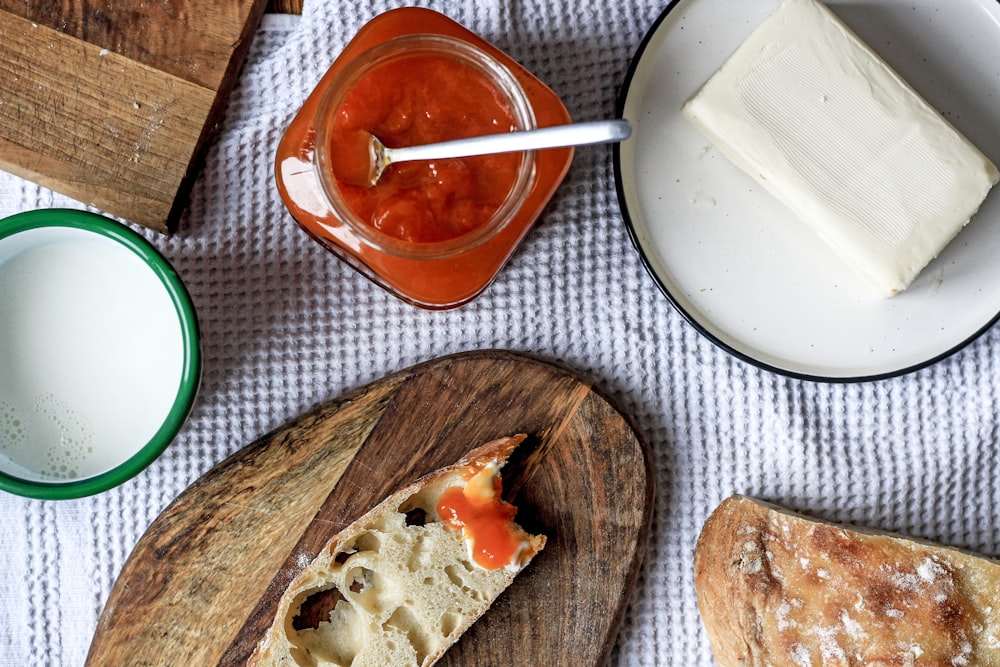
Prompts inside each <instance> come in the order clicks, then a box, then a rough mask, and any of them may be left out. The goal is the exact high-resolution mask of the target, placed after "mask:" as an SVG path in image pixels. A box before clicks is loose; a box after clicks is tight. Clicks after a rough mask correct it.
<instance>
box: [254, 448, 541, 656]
mask: <svg viewBox="0 0 1000 667" xmlns="http://www.w3.org/2000/svg"><path fill="white" fill-rule="evenodd" d="M523 439H524V436H523V435H521V436H516V437H511V438H502V439H500V440H496V441H493V442H491V443H489V444H486V445H483V446H482V447H480V448H478V449H475V450H473V451H472V452H470V453H469V454H468V455H467V456H466V457H465V458H463V459H462V460H460V461H458V462H457V463H455V464H453V465H451V466H448V467H446V468H442V469H440V470H438V471H436V472H433V473H431V474H429V475H427V476H425V477H423V478H421V479H419V480H417V481H416V482H414V483H413V484H410V485H409V486H407V487H405V488H403V489H400V490H399V491H397V492H395V493H393V494H392V495H391V496H389V497H388V498H386V499H385V500H384V501H382V502H381V503H379V504H378V505H377V506H376V507H375V508H373V509H372V510H370V511H369V512H368V513H366V514H365V515H364V516H362V517H361V518H359V519H358V520H357V521H355V522H353V523H352V524H351V525H349V526H347V527H346V528H345V529H344V530H342V531H341V532H340V533H338V534H337V535H336V536H334V537H333V538H332V539H331V540H330V542H328V543H327V545H326V546H325V547H324V549H323V550H322V552H321V553H320V554H319V556H317V557H316V558H315V560H313V561H312V563H310V564H309V565H307V566H306V568H305V569H304V570H303V571H302V572H301V573H300V574H299V575H298V576H297V577H296V578H295V579H294V580H293V581H292V583H291V584H290V585H289V587H288V589H287V590H286V591H285V593H284V595H283V596H282V597H281V600H280V602H279V604H278V610H277V613H276V615H275V619H274V622H273V623H272V625H271V627H270V628H269V629H268V631H267V633H266V634H265V636H264V637H263V639H261V641H260V642H259V643H258V645H257V647H256V650H255V651H254V654H253V655H252V656H251V658H250V660H249V661H248V665H252V666H257V667H264V666H271V665H283V666H300V667H306V666H308V667H319V666H336V667H362V666H364V665H378V666H380V667H382V666H389V665H417V666H419V667H426V666H427V665H432V664H434V663H435V662H436V661H437V660H438V659H439V658H440V657H441V655H442V654H443V653H444V652H445V650H447V649H448V647H449V646H451V645H452V644H454V643H455V642H456V641H457V640H458V638H459V636H460V635H461V634H462V633H463V632H465V630H466V629H468V628H469V626H471V625H472V624H473V622H475V621H476V619H478V618H479V617H480V616H482V614H483V613H485V612H486V610H487V609H489V607H490V606H491V605H492V603H493V601H494V600H496V598H497V596H499V595H500V593H501V592H503V591H504V589H506V588H507V587H508V586H509V585H510V583H511V582H512V581H513V580H514V577H515V576H516V575H517V574H518V573H519V572H520V571H521V570H523V569H524V567H525V566H526V565H527V564H528V563H529V562H530V561H531V559H532V558H533V557H534V556H535V554H536V553H538V551H539V550H541V549H542V547H543V546H544V545H545V537H544V536H541V535H534V536H533V535H529V534H528V533H526V532H525V531H523V530H522V529H521V528H520V527H519V526H517V524H515V523H514V522H513V521H512V517H513V515H514V512H515V511H516V510H515V509H514V508H513V506H511V505H510V504H508V503H506V502H504V501H501V500H500V497H499V496H500V477H499V470H500V468H501V467H502V466H503V465H504V464H505V463H506V460H507V457H508V456H510V454H511V452H513V450H514V448H515V447H517V445H518V444H519V443H520V442H521V441H522V440H523ZM456 493H457V494H458V495H457V500H458V501H459V502H458V503H457V504H460V503H461V502H465V501H462V499H463V498H464V499H465V500H466V501H470V502H471V503H472V504H473V505H476V504H479V505H481V506H482V507H483V508H485V510H486V514H487V515H488V516H490V517H492V518H491V519H489V520H488V521H487V524H488V525H487V526H486V528H485V529H481V530H480V533H482V532H483V531H484V530H485V532H486V533H489V532H490V530H499V531H500V532H501V533H502V534H503V535H505V536H506V537H507V538H508V542H507V546H508V547H509V549H508V551H506V552H504V551H502V549H500V548H497V549H493V548H492V547H491V545H490V544H489V543H488V542H487V543H486V545H485V548H484V547H483V542H482V540H481V539H479V538H482V537H484V535H482V534H479V535H474V534H469V533H470V532H474V531H476V530H477V529H475V528H474V525H473V522H472V521H470V520H467V521H465V523H464V524H463V523H462V522H460V521H458V520H455V519H452V520H449V517H451V516H452V515H453V514H455V513H456V511H454V510H455V507H456V506H457V504H456V503H453V502H452V501H454V500H456V496H455V495H454V494H456ZM449 494H450V495H449ZM442 503H444V504H442ZM439 510H440V512H439ZM442 512H443V513H444V515H445V516H442ZM463 518H464V519H468V518H469V517H467V516H466V517H463ZM485 537H489V535H485ZM473 544H475V546H473ZM481 563H485V566H484V565H483V564H481Z"/></svg>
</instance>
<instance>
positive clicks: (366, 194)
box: [329, 53, 522, 244]
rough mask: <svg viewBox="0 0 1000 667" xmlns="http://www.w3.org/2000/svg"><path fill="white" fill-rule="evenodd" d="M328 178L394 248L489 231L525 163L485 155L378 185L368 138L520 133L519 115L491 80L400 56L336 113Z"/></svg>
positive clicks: (435, 59)
mask: <svg viewBox="0 0 1000 667" xmlns="http://www.w3.org/2000/svg"><path fill="white" fill-rule="evenodd" d="M335 114H336V117H335V119H334V122H333V127H332V132H331V136H330V140H329V141H330V143H329V148H330V154H331V156H332V168H333V171H334V175H335V176H337V177H338V178H337V181H338V183H337V185H338V188H339V189H340V192H341V194H342V196H343V198H344V201H345V202H346V203H347V206H348V207H349V208H350V209H351V210H352V211H353V212H354V213H355V214H356V215H357V216H358V218H360V219H361V220H362V221H363V222H364V223H365V224H368V225H370V226H371V227H373V228H375V229H376V230H378V231H380V232H381V233H383V234H385V235H387V236H390V237H392V238H396V239H400V240H402V241H407V242H412V243H421V244H422V243H437V242H444V241H450V240H452V239H455V238H458V237H461V236H463V235H465V234H468V233H469V232H471V231H474V230H475V229H477V228H479V227H481V226H483V225H484V224H486V223H487V222H488V221H489V220H490V218H491V217H492V216H493V214H494V213H496V211H497V210H498V209H499V208H500V207H501V206H502V205H503V203H504V201H505V200H506V198H507V196H508V193H509V192H510V190H511V188H512V187H513V185H514V183H515V182H516V180H517V175H518V170H519V168H520V164H521V159H522V156H521V154H518V153H509V154H499V155H483V156H476V157H466V158H450V159H445V160H434V161H421V162H406V163H399V164H395V165H390V166H389V168H388V169H387V170H386V171H385V173H384V174H383V175H382V177H381V179H380V180H379V182H378V184H377V185H374V186H371V187H367V186H358V185H351V183H357V182H359V181H358V170H361V169H364V170H365V171H367V169H368V164H369V160H370V157H369V153H368V150H369V149H368V147H367V141H368V136H369V134H373V135H375V136H376V137H378V138H379V139H380V140H381V141H382V142H383V143H384V144H385V145H386V146H390V147H400V146H413V145H418V144H427V143H434V142H438V141H447V140H450V139H461V138H466V137H472V136H479V135H483V134H495V133H499V132H510V131H512V130H515V129H517V122H516V120H515V116H514V111H513V110H512V109H511V107H510V105H509V103H508V102H507V101H506V100H505V99H504V98H503V95H502V93H501V92H500V91H498V90H497V88H496V87H495V85H494V84H493V83H491V82H490V81H489V80H488V79H487V78H486V76H484V75H483V74H482V73H480V72H478V71H476V70H475V69H473V68H472V67H470V66H469V65H466V64H463V63H461V62H458V61H456V60H454V59H451V58H448V57H445V56H440V55H429V54H419V53H418V54H414V55H411V56H400V57H398V58H394V59H393V60H391V61H389V62H387V63H384V64H382V65H379V66H376V67H374V68H373V69H372V71H370V72H368V73H367V74H366V75H365V76H363V77H362V78H361V79H360V80H359V81H358V82H357V84H356V85H355V86H354V87H353V88H352V89H351V90H350V91H348V93H347V94H346V95H345V97H344V100H343V102H342V103H341V104H340V106H339V107H338V108H337V109H336V110H335Z"/></svg>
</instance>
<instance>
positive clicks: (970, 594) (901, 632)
mask: <svg viewBox="0 0 1000 667" xmlns="http://www.w3.org/2000/svg"><path fill="white" fill-rule="evenodd" d="M694 569H695V588H696V591H697V594H698V606H699V610H700V612H701V617H702V621H703V622H704V625H705V630H706V632H707V634H708V639H709V642H710V644H711V647H712V652H713V654H714V656H715V659H716V662H717V663H718V664H719V665H720V667H765V666H770V667H783V666H788V667H806V666H819V665H837V666H846V665H874V666H877V667H889V666H890V665H892V666H897V665H898V666H901V667H916V666H919V665H935V666H945V665H947V666H949V667H953V666H957V667H970V666H973V665H1000V563H998V562H996V561H994V560H991V559H987V558H984V557H980V556H975V555H972V554H969V553H965V552H962V551H959V550H957V549H953V548H949V547H944V546H940V545H935V544H930V543H927V542H921V541H917V540H912V539H907V538H903V537H899V536H895V535H890V534H887V533H880V532H874V531H862V530H860V529H853V528H851V529H849V528H847V527H844V526H839V525H835V524H831V523H828V522H824V521H819V520H815V519H810V518H808V517H805V516H802V515H799V514H795V513H793V512H789V511H787V510H784V509H782V508H780V507H777V506H774V505H770V504H767V503H762V502H760V501H755V500H752V499H750V498H746V497H743V496H732V497H730V498H728V499H726V500H724V501H723V502H722V503H721V504H720V505H719V507H718V508H716V510H715V511H714V512H713V513H712V515H711V516H710V517H709V518H708V520H707V521H706V522H705V525H704V528H703V529H702V532H701V535H700V536H699V538H698V543H697V546H696V548H695V558H694Z"/></svg>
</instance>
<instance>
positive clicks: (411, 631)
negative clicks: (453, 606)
mask: <svg viewBox="0 0 1000 667" xmlns="http://www.w3.org/2000/svg"><path fill="white" fill-rule="evenodd" d="M384 627H385V628H386V629H388V628H389V627H393V628H396V629H397V630H399V631H400V632H402V633H403V634H404V635H406V638H407V639H408V640H409V642H410V645H411V646H413V650H414V652H415V653H416V654H417V664H418V665H422V664H424V660H425V659H426V658H427V654H428V653H429V652H430V648H431V647H430V639H429V638H428V637H427V635H425V634H424V631H423V629H422V628H421V627H420V621H419V619H417V617H416V616H414V615H413V612H412V611H410V610H409V609H408V608H406V607H397V608H396V610H395V611H394V612H392V616H390V617H389V620H387V621H386V622H385V626H384Z"/></svg>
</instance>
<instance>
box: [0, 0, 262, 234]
mask: <svg viewBox="0 0 1000 667" xmlns="http://www.w3.org/2000/svg"><path fill="white" fill-rule="evenodd" d="M266 5H267V3H266V0H170V2H125V1H122V0H35V1H32V2H25V0H0V169H3V170H5V171H9V172H11V173H14V174H17V175H19V176H21V177H23V178H27V179H30V180H32V181H35V182H36V183H39V184H40V185H43V186H46V187H48V188H51V189H53V190H55V191H57V192H61V193H63V194H65V195H67V196H70V197H73V198H74V199H77V200H79V201H81V202H84V203H87V204H92V205H94V206H96V207H97V208H99V209H101V210H103V211H106V212H108V213H111V214H114V215H117V216H120V217H122V218H125V219H127V220H130V221H132V222H135V223H138V224H141V225H145V226H147V227H150V228H153V229H156V230H159V231H162V232H167V231H173V230H174V229H175V228H176V225H177V220H178V218H179V216H180V214H181V212H182V211H183V209H184V206H185V204H186V199H187V194H188V191H189V189H190V185H191V181H192V180H193V178H194V176H195V173H196V171H197V168H198V165H199V162H200V160H201V158H202V153H203V151H204V149H205V147H206V145H207V142H208V140H209V139H210V138H211V136H212V133H213V132H214V130H215V129H216V127H217V125H218V124H219V121H220V120H221V119H222V114H223V110H224V106H225V102H226V99H227V97H228V94H229V92H230V90H231V89H232V86H233V83H234V82H235V80H236V76H237V74H238V73H239V68H240V66H241V65H242V63H243V60H244V57H245V56H246V53H247V49H248V47H249V44H250V39H251V37H252V35H253V32H254V30H256V28H257V25H258V24H259V22H260V18H261V16H262V14H263V12H264V9H265V7H266Z"/></svg>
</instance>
